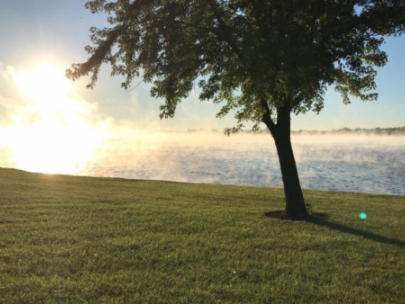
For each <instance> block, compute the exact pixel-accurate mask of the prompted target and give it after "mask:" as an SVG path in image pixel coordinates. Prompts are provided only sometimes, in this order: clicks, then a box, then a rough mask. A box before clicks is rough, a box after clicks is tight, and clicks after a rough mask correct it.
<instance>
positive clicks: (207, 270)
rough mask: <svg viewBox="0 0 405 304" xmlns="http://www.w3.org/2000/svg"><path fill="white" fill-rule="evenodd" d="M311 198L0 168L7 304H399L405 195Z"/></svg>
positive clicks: (0, 271)
mask: <svg viewBox="0 0 405 304" xmlns="http://www.w3.org/2000/svg"><path fill="white" fill-rule="evenodd" d="M304 196H305V198H306V201H307V202H308V203H310V204H311V205H312V207H313V210H314V212H317V213H323V214H326V215H327V216H328V218H327V219H326V220H324V221H294V222H293V221H289V220H280V219H277V218H273V217H269V216H266V214H267V215H268V213H269V212H270V213H271V212H272V211H276V210H281V209H283V207H284V193H283V191H282V189H274V188H254V187H239V186H222V185H204V184H186V183H172V182H160V181H144V180H126V179H107V178H90V177H71V176H60V175H43V174H33V173H27V172H23V171H17V170H12V169H0V303H356V304H357V303H405V197H395V196H383V195H369V194H355V193H339V192H326V191H309V190H307V191H305V192H304ZM361 212H365V213H366V214H367V219H365V220H363V219H361V218H360V217H359V214H360V213H361Z"/></svg>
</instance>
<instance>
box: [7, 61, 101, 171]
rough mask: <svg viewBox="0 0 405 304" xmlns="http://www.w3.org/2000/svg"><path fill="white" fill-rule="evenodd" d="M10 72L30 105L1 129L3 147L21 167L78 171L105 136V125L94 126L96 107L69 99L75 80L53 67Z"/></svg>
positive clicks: (17, 166) (18, 111)
mask: <svg viewBox="0 0 405 304" xmlns="http://www.w3.org/2000/svg"><path fill="white" fill-rule="evenodd" d="M10 73H11V75H12V79H13V81H14V83H15V85H16V87H17V88H18V89H19V91H20V93H22V95H23V96H24V97H25V98H26V99H28V100H29V101H30V103H29V104H28V105H26V106H24V107H22V108H18V109H16V110H15V112H14V115H13V120H14V125H13V126H8V127H3V128H2V129H0V145H2V146H5V147H7V148H10V149H11V151H12V153H13V155H14V162H15V167H16V168H17V169H22V170H28V171H33V172H42V173H61V174H76V173H77V172H78V171H79V170H80V168H81V167H82V166H83V165H84V164H85V162H86V161H87V160H89V159H90V158H91V157H92V152H93V150H94V148H95V147H96V146H97V145H99V144H101V142H102V140H103V138H104V137H105V126H99V127H93V126H92V119H93V117H92V114H93V112H94V111H95V106H94V105H92V104H90V103H88V102H85V101H83V100H80V99H77V98H69V97H68V96H67V95H68V93H69V91H70V88H71V82H70V81H69V80H68V79H66V77H65V75H64V71H63V70H62V69H59V68H57V67H55V66H51V65H41V66H38V67H37V68H35V69H33V70H32V71H29V72H16V71H15V70H11V71H10Z"/></svg>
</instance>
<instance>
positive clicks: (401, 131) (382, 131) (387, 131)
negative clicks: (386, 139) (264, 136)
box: [291, 127, 405, 135]
mask: <svg viewBox="0 0 405 304" xmlns="http://www.w3.org/2000/svg"><path fill="white" fill-rule="evenodd" d="M291 133H292V134H294V135H343V134H344V135H405V127H402V128H375V129H363V128H356V129H349V128H343V129H338V130H329V131H317V130H299V131H292V132H291Z"/></svg>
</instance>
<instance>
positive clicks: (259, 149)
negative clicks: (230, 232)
mask: <svg viewBox="0 0 405 304" xmlns="http://www.w3.org/2000/svg"><path fill="white" fill-rule="evenodd" d="M292 140H293V147H294V152H295V156H296V160H297V166H298V171H299V175H300V179H301V185H302V187H303V188H306V189H317V190H337V191H347V192H365V193H379V194H393V195H402V196H405V137H403V136H402V137H401V136H363V137H362V136H327V135H320V136H294V137H293V139H292ZM78 174H80V175H91V176H110V177H123V178H135V179H154V180H168V181H180V182H192V183H214V184H231V185H247V186H260V187H262V186H271V187H282V181H281V175H280V168H279V163H278V158H277V154H276V150H275V146H274V142H273V140H272V138H271V137H270V135H267V134H266V135H265V134H261V135H255V134H243V135H234V136H231V137H226V136H224V135H223V134H222V133H217V134H215V133H212V134H211V133H195V134H192V133H191V134H190V133H184V134H162V133H161V134H149V135H148V134H147V135H143V136H138V137H133V138H126V139H109V140H106V141H105V142H104V143H103V145H102V147H100V148H98V149H97V150H96V151H95V154H94V157H93V159H92V160H91V161H90V162H88V163H87V164H86V165H85V167H83V168H82V169H81V170H80V172H78Z"/></svg>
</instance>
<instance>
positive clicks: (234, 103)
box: [67, 0, 405, 219]
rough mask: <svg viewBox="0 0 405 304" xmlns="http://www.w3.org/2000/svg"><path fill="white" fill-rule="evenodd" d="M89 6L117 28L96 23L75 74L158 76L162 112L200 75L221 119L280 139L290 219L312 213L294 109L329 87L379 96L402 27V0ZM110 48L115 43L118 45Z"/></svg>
mask: <svg viewBox="0 0 405 304" xmlns="http://www.w3.org/2000/svg"><path fill="white" fill-rule="evenodd" d="M86 8H87V9H89V10H91V12H92V13H99V12H106V13H108V14H109V17H108V22H109V23H110V24H111V27H110V28H104V29H97V28H91V29H90V31H91V36H90V37H91V40H92V42H93V43H94V44H95V46H94V47H91V46H87V47H86V50H87V52H88V53H89V54H91V57H90V58H89V59H88V61H87V62H85V63H82V64H73V65H72V69H70V70H68V71H67V76H68V77H69V78H71V79H73V80H75V79H78V78H79V77H81V76H83V75H88V73H91V75H92V77H91V83H90V84H89V85H88V87H90V88H93V87H94V85H95V83H96V81H97V75H98V72H99V70H100V66H101V64H102V63H103V62H105V63H110V64H111V65H112V75H117V74H119V75H123V76H124V77H126V81H125V82H124V83H123V84H122V87H124V88H125V89H127V88H129V87H130V84H131V81H132V80H133V78H134V77H138V76H139V75H140V74H141V73H142V74H143V80H144V81H145V82H148V83H152V84H153V85H152V89H151V95H152V96H153V97H157V98H158V97H160V98H164V99H165V103H164V105H162V106H161V107H160V110H161V114H160V118H169V117H170V118H171V117H173V116H174V114H175V110H176V106H177V105H178V104H179V103H180V102H181V100H182V99H183V98H186V97H187V96H188V95H189V93H190V91H191V90H192V87H193V83H194V82H195V81H198V85H199V87H200V89H201V94H200V95H199V99H200V100H201V101H204V100H211V101H213V102H214V103H222V102H225V104H224V105H223V107H222V108H221V110H220V111H219V113H218V114H217V117H223V116H225V115H227V114H228V113H229V112H230V111H236V115H235V117H236V119H237V125H236V126H235V127H233V128H231V129H227V132H228V133H231V132H237V131H239V130H240V129H241V128H243V127H244V125H243V123H244V122H247V121H250V122H253V123H254V126H253V130H258V128H259V124H261V123H264V124H265V125H266V127H267V128H268V129H269V131H270V133H271V135H272V136H273V138H274V141H275V144H276V147H277V152H278V156H279V161H280V167H281V173H282V178H283V183H284V191H285V197H286V210H285V211H286V213H287V214H288V215H289V216H290V217H291V218H293V219H298V218H303V217H306V216H307V215H308V213H307V210H306V207H305V202H304V197H303V194H302V190H301V186H300V182H299V178H298V173H297V168H296V163H295V159H294V154H293V150H292V146H291V139H290V133H291V127H290V126H291V124H290V120H291V113H294V114H300V113H305V112H307V111H310V110H313V111H315V112H317V113H319V112H320V111H321V109H322V108H323V101H324V99H323V96H324V93H325V90H326V88H327V86H331V85H334V86H335V89H336V90H337V91H338V92H340V93H341V95H342V97H343V102H344V103H345V104H349V103H350V99H349V95H352V96H355V97H358V98H360V99H361V100H363V101H367V100H375V99H377V93H375V92H374V90H375V88H376V84H375V81H374V79H375V76H376V71H375V69H374V67H381V66H384V65H385V64H386V63H387V56H386V53H384V52H383V51H382V50H381V49H380V46H381V45H382V44H383V42H384V39H383V37H384V36H389V35H400V34H401V33H403V32H404V31H405V1H403V0H387V1H383V0H375V1H368V0H357V1H354V0H353V1H351V0H299V1H298V0H267V1H263V0H194V1H193V0H116V1H115V2H107V1H106V0H93V1H89V2H87V3H86ZM113 46H116V47H115V48H113Z"/></svg>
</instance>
